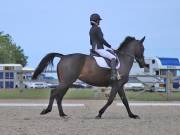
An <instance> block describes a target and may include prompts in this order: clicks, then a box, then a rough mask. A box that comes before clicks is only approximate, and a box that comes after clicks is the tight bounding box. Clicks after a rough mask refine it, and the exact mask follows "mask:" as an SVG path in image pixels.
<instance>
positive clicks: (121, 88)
mask: <svg viewBox="0 0 180 135" xmlns="http://www.w3.org/2000/svg"><path fill="white" fill-rule="evenodd" d="M118 94H119V96H120V98H121V100H122V102H123V104H124V105H125V107H126V110H127V112H128V115H129V117H130V118H134V119H140V117H139V116H138V115H135V114H133V113H132V112H131V110H130V107H129V103H128V100H127V98H126V94H125V92H124V89H123V86H122V87H120V88H119V89H118Z"/></svg>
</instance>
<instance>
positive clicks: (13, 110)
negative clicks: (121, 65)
mask: <svg viewBox="0 0 180 135" xmlns="http://www.w3.org/2000/svg"><path fill="white" fill-rule="evenodd" d="M105 102H106V101H104V100H65V101H64V102H63V103H82V104H84V105H85V106H83V107H82V106H81V107H64V111H65V113H66V114H68V115H69V116H70V118H68V119H62V118H60V117H59V115H58V110H57V107H53V110H52V112H51V113H49V114H47V115H44V116H41V115H39V113H40V112H41V111H42V109H43V108H44V107H42V106H40V107H2V106H1V107H0V135H180V106H163V107H159V106H146V107H144V106H131V110H132V111H133V112H134V113H135V114H138V115H139V116H140V117H141V119H138V120H135V119H130V118H129V117H128V115H127V113H126V110H125V107H122V106H117V104H116V103H117V102H120V101H115V102H114V103H113V104H112V105H111V106H110V107H109V108H108V109H107V111H106V112H105V113H104V115H103V117H102V119H100V120H97V119H95V118H94V117H95V116H96V115H97V112H98V111H99V109H100V108H101V107H102V106H103V105H104V104H105ZM0 103H48V100H0Z"/></svg>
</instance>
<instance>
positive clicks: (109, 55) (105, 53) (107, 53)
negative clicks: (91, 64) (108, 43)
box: [95, 49, 117, 81]
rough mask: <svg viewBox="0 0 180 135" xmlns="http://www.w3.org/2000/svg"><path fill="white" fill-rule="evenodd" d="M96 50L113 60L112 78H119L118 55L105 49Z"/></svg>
mask: <svg viewBox="0 0 180 135" xmlns="http://www.w3.org/2000/svg"><path fill="white" fill-rule="evenodd" d="M95 51H96V52H97V53H98V54H100V55H101V56H103V57H105V58H108V59H110V60H111V80H113V81H114V80H117V71H116V57H115V56H114V55H113V54H111V53H110V52H108V51H106V50H104V49H96V50H95Z"/></svg>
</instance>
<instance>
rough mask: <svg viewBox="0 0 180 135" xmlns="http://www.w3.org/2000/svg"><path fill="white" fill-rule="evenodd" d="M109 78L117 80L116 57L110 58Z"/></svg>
mask: <svg viewBox="0 0 180 135" xmlns="http://www.w3.org/2000/svg"><path fill="white" fill-rule="evenodd" d="M111 80H112V81H115V80H117V71H116V59H111Z"/></svg>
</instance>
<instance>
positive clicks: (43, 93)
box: [0, 89, 180, 101]
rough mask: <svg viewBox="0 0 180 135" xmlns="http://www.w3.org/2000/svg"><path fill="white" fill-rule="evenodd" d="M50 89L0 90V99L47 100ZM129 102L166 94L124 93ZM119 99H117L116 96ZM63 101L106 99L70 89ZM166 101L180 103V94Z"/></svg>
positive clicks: (157, 98)
mask: <svg viewBox="0 0 180 135" xmlns="http://www.w3.org/2000/svg"><path fill="white" fill-rule="evenodd" d="M49 95H50V89H9V90H5V89H4V90H0V99H49ZM126 95H127V98H128V100H130V101H166V100H167V94H166V93H158V92H133V91H126ZM117 98H118V99H119V97H118V96H117ZM65 99H106V97H105V94H104V93H102V92H101V91H100V90H93V89H70V90H68V92H67V93H66V95H65ZM168 100H176V101H180V92H173V93H171V95H170V97H169V99H168Z"/></svg>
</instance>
